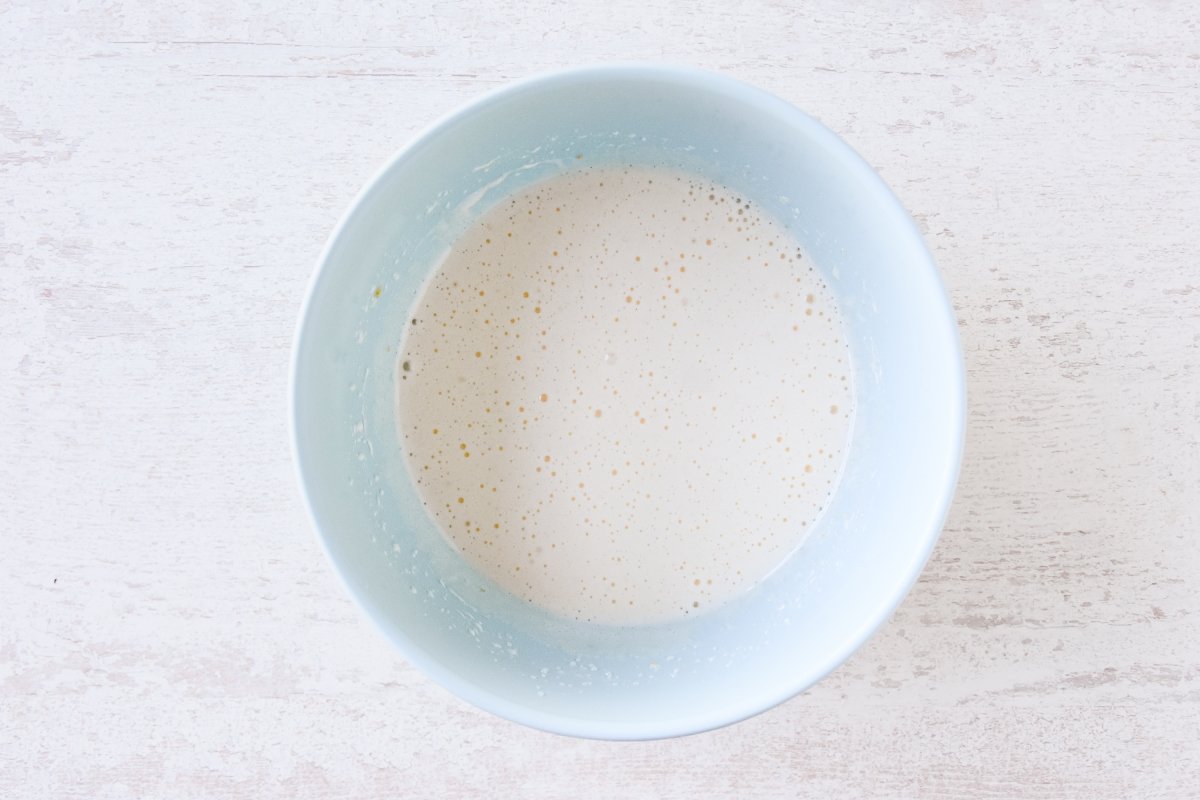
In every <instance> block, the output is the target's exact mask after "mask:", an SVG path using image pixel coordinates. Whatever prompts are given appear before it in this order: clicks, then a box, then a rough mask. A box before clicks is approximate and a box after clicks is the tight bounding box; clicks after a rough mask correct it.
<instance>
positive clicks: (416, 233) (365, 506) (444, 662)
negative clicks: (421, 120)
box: [291, 65, 964, 739]
mask: <svg viewBox="0 0 1200 800" xmlns="http://www.w3.org/2000/svg"><path fill="white" fill-rule="evenodd" d="M579 154H586V156H587V158H586V162H587V164H588V165H591V166H595V165H599V164H633V165H648V166H662V167H670V168H675V169H682V170H686V171H690V172H694V173H699V174H700V175H703V176H706V177H708V178H711V179H713V180H716V181H719V182H720V183H723V184H725V185H726V186H728V187H730V188H732V189H734V190H735V191H737V192H739V193H741V194H743V195H744V196H746V197H748V198H750V199H751V201H752V202H754V203H755V204H757V206H758V207H759V208H760V209H761V210H764V211H766V212H768V213H771V214H773V215H774V216H775V217H777V218H778V219H779V220H781V221H783V222H784V223H785V224H786V225H788V226H789V227H790V229H791V230H792V232H793V233H794V235H795V236H796V237H797V238H798V239H799V240H800V242H801V243H802V244H803V246H804V248H805V249H806V251H807V252H808V254H809V255H810V257H811V259H812V261H813V263H815V264H816V266H817V267H818V268H819V269H820V270H822V272H823V274H824V277H825V280H826V281H827V283H828V284H829V286H830V287H831V288H832V290H833V291H834V293H835V295H836V297H837V299H838V302H839V304H840V307H841V310H842V314H843V317H844V320H845V324H846V333H847V337H848V340H849V344H850V349H851V356H852V369H853V375H854V382H855V383H854V385H855V392H856V411H855V421H854V429H853V432H852V438H851V442H850V445H849V448H848V451H847V456H846V465H845V469H844V472H843V475H842V478H841V481H840V483H839V485H838V486H837V489H836V491H835V493H834V495H833V497H832V500H831V501H830V505H829V507H828V508H827V510H826V512H825V514H824V515H823V516H822V517H821V518H820V520H819V521H818V522H817V524H816V525H815V526H814V529H813V531H812V533H811V534H810V535H809V536H808V538H807V539H806V540H805V542H804V543H803V545H802V546H800V547H799V548H798V549H797V550H796V551H795V552H794V554H793V555H792V556H791V557H790V558H789V559H788V560H787V561H785V562H784V563H783V564H782V565H781V566H780V567H779V568H778V569H777V570H776V571H775V572H773V573H772V574H771V575H770V576H769V577H768V578H767V579H765V580H764V581H763V582H761V583H760V584H758V585H757V587H756V588H754V589H753V590H751V591H750V592H748V593H747V594H745V595H743V596H741V597H739V598H737V599H735V600H733V601H731V602H729V603H727V604H726V605H723V606H721V607H719V608H717V609H715V610H713V611H711V612H709V613H707V614H704V615H701V616H699V617H695V618H688V619H686V620H683V621H679V622H676V623H671V624H661V625H654V626H640V627H606V626H601V625H590V624H585V623H579V622H572V621H568V620H565V619H562V618H559V617H556V616H555V615H553V614H550V613H548V612H546V611H542V610H539V609H536V608H533V607H531V606H530V605H529V604H527V603H524V602H522V601H519V600H517V599H516V598H514V597H512V596H509V595H505V594H504V593H503V592H499V591H486V592H483V591H480V589H483V588H488V587H490V586H491V584H490V583H489V582H488V581H487V579H486V578H484V577H483V576H482V575H480V574H478V573H477V572H475V571H474V570H472V569H471V568H470V567H469V566H468V565H467V564H466V562H465V561H464V560H463V559H462V558H461V557H460V556H459V555H458V554H457V553H456V552H455V551H454V550H453V549H452V548H451V547H450V545H449V544H448V543H447V541H446V539H445V538H444V537H443V536H442V535H441V534H440V533H439V532H438V530H437V528H436V526H435V524H434V522H433V520H432V519H431V517H430V516H429V515H428V514H427V512H426V511H425V510H424V508H423V507H422V505H421V502H420V498H419V497H418V494H417V492H416V489H415V488H414V483H413V481H412V480H411V478H410V476H409V475H408V473H407V467H406V465H405V461H404V458H403V454H402V453H401V450H400V446H399V439H398V437H397V429H396V421H395V419H394V406H395V380H396V370H397V368H398V367H397V352H396V348H397V345H398V343H399V341H400V338H401V333H402V330H403V328H404V326H405V325H406V324H407V323H408V320H409V318H410V311H411V309H412V308H413V306H414V303H415V301H416V300H417V297H418V292H419V290H420V289H421V287H422V285H423V284H424V283H425V281H426V279H427V278H428V276H429V275H430V273H431V271H432V270H433V269H435V268H436V266H437V265H438V263H439V260H440V258H441V257H442V256H443V255H444V254H445V252H446V250H447V248H448V247H449V246H450V244H451V243H452V242H453V241H454V240H455V237H456V236H458V235H459V234H460V233H461V232H462V231H463V229H464V228H465V227H466V226H467V225H468V224H469V223H470V222H471V221H472V219H474V218H475V217H477V216H478V215H479V214H481V213H482V212H483V211H484V210H486V209H487V208H489V207H490V206H491V205H492V204H494V203H496V202H497V201H499V200H501V199H502V198H504V197H506V196H507V195H508V194H510V193H511V192H514V191H516V190H518V189H521V188H523V187H525V186H527V185H529V184H531V183H533V182H535V181H539V180H543V179H546V178H548V177H551V176H553V175H555V174H557V173H559V172H562V171H563V170H569V169H573V168H575V166H576V164H577V162H578V159H577V158H576V156H577V155H579ZM963 419H964V386H963V369H962V360H961V355H960V352H959V346H958V339H957V335H956V326H955V320H954V315H953V313H952V310H951V308H950V305H949V303H948V302H947V299H946V294H945V291H944V290H943V287H942V285H941V283H940V281H939V277H938V272H937V269H936V266H935V264H934V263H933V260H932V259H931V257H930V255H929V252H928V251H927V250H926V248H925V245H924V244H923V243H922V240H921V237H920V235H919V233H918V232H917V230H916V228H915V227H914V225H913V223H912V221H911V219H910V218H909V216H908V214H907V213H906V212H905V210H904V209H903V208H902V207H901V205H900V203H899V202H898V201H897V199H896V197H895V196H894V195H893V194H892V192H891V191H890V190H889V189H888V187H887V186H886V185H885V184H884V183H883V181H882V180H880V178H879V177H878V176H877V175H876V174H875V172H874V171H872V169H871V168H870V167H869V166H868V165H867V164H866V163H865V162H864V161H863V160H862V159H861V158H860V157H859V156H857V155H856V154H855V153H854V151H853V150H851V149H850V147H849V146H848V145H847V144H846V143H845V142H843V141H842V140H841V139H839V138H838V137H837V136H836V135H834V134H833V133H832V132H830V131H829V130H828V129H826V128H825V127H823V126H822V125H820V124H819V123H817V122H816V121H814V120H813V119H812V118H810V117H808V116H806V115H805V114H803V113H802V112H800V111H798V110H797V109H795V108H794V107H792V106H790V105H788V104H787V103H785V102H783V101H782V100H779V99H777V98H776V97H773V96H771V95H769V94H767V93H765V92H763V91H760V90H758V89H755V88H753V87H751V86H747V85H745V84H743V83H740V82H738V81H735V80H732V79H729V78H726V77H722V76H720V75H715V74H710V73H705V72H700V71H695V70H690V69H681V68H672V67H661V66H645V65H628V66H610V67H597V68H585V69H576V70H570V71H565V72H557V73H553V74H548V75H542V76H539V77H535V78H532V79H529V80H525V81H522V82H520V83H516V84H513V85H511V86H507V87H505V88H502V89H499V90H497V91H495V92H492V93H491V94H488V95H486V96H484V97H481V98H480V99H478V100H476V101H475V102H472V103H470V104H469V105H467V106H465V107H464V108H462V109H460V110H458V111H456V112H455V113H453V114H451V115H450V116H448V117H446V118H444V119H442V120H441V121H439V122H437V123H436V124H434V125H433V126H432V127H430V128H428V129H427V130H426V131H425V132H424V133H422V134H421V135H420V136H418V137H417V138H416V139H415V140H414V141H413V142H412V143H411V144H409V145H408V146H407V147H405V148H404V149H403V150H401V151H400V152H399V153H398V154H397V155H396V156H395V157H394V158H393V159H392V160H391V161H390V162H389V163H388V164H387V165H386V166H385V167H384V168H383V169H382V170H381V171H380V172H379V173H378V174H377V175H376V176H375V177H374V178H373V179H372V180H371V181H370V183H368V185H367V186H366V188H365V189H363V191H362V193H361V194H360V195H359V196H358V197H357V198H356V199H355V200H354V202H353V203H352V204H351V206H350V208H349V210H348V211H347V212H346V213H345V215H344V216H343V217H342V220H341V221H340V222H339V223H338V225H337V227H336V229H335V230H334V232H333V234H332V236H331V237H330V240H329V243H328V245H327V247H326V248H325V251H324V253H323V254H322V255H321V257H320V261H319V263H318V266H317V270H316V274H315V276H314V277H313V279H312V284H311V287H310V289H309V293H308V296H307V299H306V300H305V303H304V307H303V311H302V314H301V319H300V324H299V328H298V331H297V335H296V342H295V350H294V357H293V364H292V373H291V421H292V436H293V447H294V454H295V461H296V464H297V467H298V471H299V477H300V484H301V486H302V491H303V494H304V497H305V500H306V502H307V505H308V508H309V511H310V513H311V517H312V521H313V525H314V526H315V527H316V530H317V531H318V533H319V536H320V540H321V542H322V543H323V545H324V547H325V550H326V552H327V553H328V556H329V559H330V561H331V562H332V563H333V565H334V568H335V569H336V571H337V573H338V574H339V575H340V576H341V578H342V580H343V581H344V583H345V586H346V589H347V591H348V592H349V593H350V595H351V596H353V597H354V599H355V600H356V601H357V602H358V604H359V605H360V606H361V607H362V609H363V610H364V611H365V612H366V614H367V615H368V616H369V617H370V618H371V620H373V621H374V623H375V625H376V626H377V627H378V628H379V630H380V631H381V632H382V633H383V634H384V635H385V636H386V637H387V638H388V639H390V640H391V641H392V642H393V643H394V644H395V646H396V647H397V648H398V649H399V651H400V652H401V653H402V654H403V656H404V657H405V658H406V659H408V660H409V661H410V662H411V663H413V664H415V665H416V666H418V667H419V668H420V669H422V670H424V671H425V672H426V673H427V674H428V675H429V676H431V677H432V678H433V679H434V680H436V681H438V682H439V683H441V684H442V685H444V686H445V687H446V688H448V689H450V690H451V691H453V692H455V693H456V694H458V695H459V696H461V697H463V698H465V699H466V700H468V701H470V702H472V703H474V704H475V705H477V706H479V707H481V708H484V709H487V710H488V711H491V712H494V713H496V714H499V715H501V716H503V717H507V718H508V719H511V720H515V721H517V722H521V723H524V724H526V725H531V726H534V727H537V728H542V729H545V730H549V731H555V732H558V733H563V734H571V735H576V736H587V737H599V738H610V739H647V738H657V737H667V736H675V735H681V734H687V733H694V732H697V731H702V730H706V729H710V728H714V727H718V726H721V725H725V724H727V723H730V722H734V721H736V720H740V719H743V718H745V717H748V716H750V715H753V714H755V713H758V712H760V711H763V710H764V709H767V708H769V707H771V706H773V705H775V704H777V703H779V702H781V701H783V700H785V699H787V698H789V697H791V696H793V695H795V694H796V693H798V692H800V691H802V690H803V689H805V688H806V687H808V686H810V685H811V684H813V683H814V682H815V681H817V680H819V679H820V678H821V677H822V676H824V675H825V674H827V673H828V672H829V671H830V670H832V669H833V668H834V667H836V666H837V665H838V664H840V663H841V662H842V661H843V660H845V659H846V658H847V657H848V656H849V655H850V654H851V653H852V652H853V651H854V650H855V648H857V647H858V646H859V645H861V644H862V643H863V642H864V641H865V640H866V639H867V637H868V636H870V635H871V633H872V632H873V631H874V630H875V629H876V628H878V627H879V626H880V625H881V624H882V623H883V622H884V621H885V620H886V619H887V617H888V616H889V615H890V613H891V612H892V610H893V609H895V607H896V606H897V604H898V603H899V602H900V600H901V599H902V598H903V597H904V595H905V593H906V592H907V591H908V589H909V587H910V586H912V584H913V581H914V580H915V579H916V577H917V575H918V573H919V572H920V570H921V568H922V566H923V565H924V563H925V561H926V559H927V558H928V557H929V554H930V552H931V550H932V549H933V546H934V543H935V541H936V540H937V537H938V533H939V531H940V528H941V525H942V522H943V519H944V517H945V515H946V512H947V509H948V506H949V504H950V500H951V497H952V495H953V491H954V485H955V481H956V479H957V474H958V468H959V461H960V455H961V447H962V439H963Z"/></svg>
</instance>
